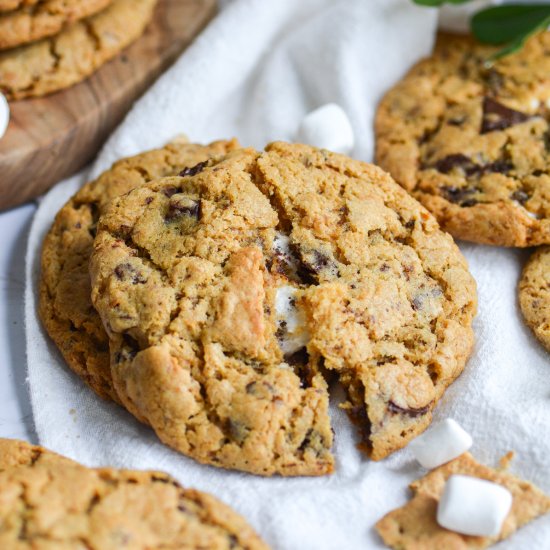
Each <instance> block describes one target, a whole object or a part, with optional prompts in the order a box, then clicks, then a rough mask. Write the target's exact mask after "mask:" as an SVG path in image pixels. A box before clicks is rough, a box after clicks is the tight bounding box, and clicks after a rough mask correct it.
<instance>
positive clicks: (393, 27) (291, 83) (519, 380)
mask: <svg viewBox="0 0 550 550" xmlns="http://www.w3.org/2000/svg"><path fill="white" fill-rule="evenodd" d="M347 2H348V3H349V5H355V7H356V8H355V9H356V11H355V12H354V13H352V14H351V16H350V14H347V13H345V14H343V13H341V12H339V11H338V8H339V7H341V6H343V5H344V2H343V1H342V0H338V1H337V0H303V2H302V1H301V2H296V1H295V0H278V2H277V3H275V2H274V3H266V2H265V0H239V2H238V3H237V4H236V5H237V7H236V8H235V10H234V11H233V12H232V13H230V14H229V15H228V17H229V18H230V20H229V21H226V22H224V21H218V22H217V25H216V27H215V28H212V27H211V28H210V32H209V33H208V31H207V33H208V34H207V33H205V34H204V35H203V36H202V37H201V38H202V39H199V41H198V42H197V43H196V45H195V47H194V48H192V49H191V50H190V51H189V52H188V54H187V55H186V57H185V58H182V59H181V60H180V62H179V63H178V65H177V66H176V67H175V68H174V71H172V74H168V75H166V76H165V78H164V79H162V81H161V82H159V83H158V85H157V86H156V87H155V88H154V89H152V90H151V92H150V93H149V94H148V96H146V97H145V98H144V99H143V101H142V102H140V104H138V106H137V107H136V109H135V110H134V112H133V113H132V114H131V115H130V117H129V118H128V119H127V121H126V124H125V125H124V127H122V128H121V129H119V131H118V132H116V133H115V135H114V136H113V137H112V139H111V140H110V142H109V144H108V145H107V147H106V149H105V150H104V152H103V154H102V155H101V157H100V159H99V161H98V163H97V164H96V165H95V167H94V171H95V173H97V172H98V171H99V170H101V169H104V168H106V167H107V166H108V165H109V164H110V162H111V161H112V160H114V159H115V158H118V157H120V156H123V155H127V154H131V153H134V152H136V151H139V150H143V149H147V148H149V147H153V146H156V145H160V144H161V143H163V142H165V141H167V140H169V139H170V138H171V137H173V136H174V134H176V133H178V132H181V131H182V130H183V131H187V132H189V134H190V137H191V138H192V139H194V140H200V141H206V140H209V139H212V138H217V137H220V136H226V135H232V134H237V135H238V137H240V138H241V139H242V141H243V142H244V143H247V144H256V145H259V146H261V145H262V144H263V143H265V141H267V140H268V139H273V138H277V137H288V136H289V135H291V132H292V130H293V129H294V127H295V125H296V124H297V122H298V121H299V120H300V117H301V116H302V115H303V114H304V112H307V111H308V110H310V109H312V108H315V107H317V106H319V105H320V104H322V103H325V102H327V101H337V102H338V103H340V104H341V105H342V106H343V107H344V108H345V109H346V111H347V112H348V114H349V115H350V116H351V118H352V120H353V121H354V124H355V128H354V129H355V131H356V135H357V137H358V138H359V141H358V146H357V148H356V151H355V152H354V155H355V156H357V157H360V158H369V157H370V152H371V150H372V135H371V130H370V129H371V120H372V114H373V112H374V107H375V105H376V102H377V98H378V97H379V94H380V93H381V92H382V91H383V90H384V89H386V88H387V87H388V86H389V85H390V84H391V83H393V82H394V81H395V80H396V79H397V78H398V77H399V76H400V74H402V72H404V70H405V68H406V67H408V66H409V65H410V64H411V62H412V60H413V59H414V58H415V57H417V56H418V55H420V51H424V50H426V49H427V48H428V46H429V45H428V44H427V43H425V44H423V45H422V48H418V50H417V51H416V53H415V52H414V51H411V46H412V45H414V44H418V43H419V42H420V41H422V40H423V39H426V38H428V40H429V39H431V36H432V34H431V33H429V32H427V31H426V32H424V33H422V32H419V25H421V24H422V22H424V23H425V19H422V20H417V21H412V19H411V17H412V15H413V12H412V11H411V12H410V13H407V17H404V15H403V11H402V9H411V8H410V6H411V4H410V3H409V2H408V1H407V0H391V1H390V0H357V1H352V0H347ZM400 3H401V4H400ZM268 5H269V6H275V7H276V9H272V10H270V11H269V13H268V12H267V11H266V10H267V8H266V6H268ZM239 6H241V8H239ZM320 6H325V7H326V10H324V11H323V13H321V10H320V9H319V7H320ZM391 6H394V7H395V8H396V9H395V10H394V11H391V10H392V8H391ZM371 9H373V10H378V11H377V12H375V13H374V15H373V14H370V16H369V14H368V13H367V10H371ZM254 10H255V11H254ZM293 10H298V11H300V13H298V14H296V13H295V12H294V11H293ZM332 10H334V11H332ZM385 10H389V11H387V12H386V11H385ZM228 11H229V9H228ZM302 11H303V13H302ZM309 11H314V12H315V14H314V15H316V16H311V14H310V13H309ZM250 13H252V14H253V15H254V20H253V23H254V24H252V21H251V19H250ZM418 13H419V14H420V12H418ZM291 16H292V17H291ZM298 16H299V17H298ZM392 17H393V19H392ZM422 17H423V18H425V17H427V15H426V12H422ZM297 21H298V23H300V24H298V23H297ZM306 21H307V22H308V25H304V24H303V23H304V22H306ZM373 21H378V22H380V21H382V22H384V23H385V24H387V27H388V28H385V26H384V25H372V22H373ZM399 21H400V23H399ZM260 23H261V26H260ZM434 26H435V24H434ZM304 27H305V28H304ZM337 27H340V28H343V29H344V30H345V32H342V33H341V34H340V36H341V37H343V38H342V39H337V36H336V35H337V33H336V28H337ZM366 28H368V29H369V32H368V33H365V32H364V29H366ZM428 30H429V29H428ZM432 30H433V29H432ZM413 31H414V32H413ZM415 35H418V36H415ZM304 41H308V43H309V44H316V45H318V46H319V47H316V48H315V49H312V48H308V47H307V44H304V43H303V42H304ZM382 43H384V44H387V46H385V48H384V50H383V54H384V55H381V50H380V49H379V47H380V44H382ZM350 51H351V54H349V52H350ZM205 52H207V53H208V54H209V55H210V58H209V57H208V56H207V55H206V54H205ZM359 53H360V55H359ZM354 54H355V55H354ZM407 56H409V57H407ZM399 64H402V66H401V65H399ZM236 69H238V70H236ZM327 74H328V75H330V77H331V78H329V79H327ZM296 75H300V76H302V77H303V79H297V78H296ZM352 76H353V78H352ZM190 81H193V86H190V87H182V86H181V82H190ZM0 177H1V175H0ZM72 191H73V190H72V189H67V188H65V189H64V188H63V187H61V188H58V189H57V190H56V191H54V192H53V193H51V194H50V195H49V196H48V197H47V198H46V199H45V201H44V207H43V208H42V210H41V214H42V219H40V218H41V216H40V215H39V216H38V217H37V220H36V221H35V225H34V229H35V231H34V240H33V239H31V246H30V249H29V252H30V256H29V259H30V260H31V264H30V265H31V268H32V269H31V270H30V275H31V276H34V277H36V276H37V275H36V273H37V271H36V268H37V260H38V253H39V247H40V242H41V235H42V233H43V232H44V231H46V230H47V227H48V226H49V224H50V223H51V219H52V217H53V215H54V212H55V211H56V210H57V209H58V208H59V207H60V206H61V204H62V203H63V202H64V200H65V199H66V198H67V197H66V196H64V193H68V195H70V194H71V192H72ZM56 195H57V196H56ZM32 210H33V207H32V206H27V207H24V208H22V209H19V210H16V211H13V212H9V213H6V214H1V215H0V235H2V237H3V241H0V242H2V245H0V269H1V271H0V276H1V277H2V284H3V285H4V286H3V287H2V293H3V294H2V298H1V302H0V308H2V309H1V312H2V318H0V338H1V339H0V346H1V349H0V353H1V354H2V355H1V356H0V370H1V372H2V375H1V378H0V411H1V414H0V435H4V436H8V435H9V436H12V437H13V436H19V437H26V438H31V440H32V439H33V433H32V424H31V423H30V419H29V418H28V414H29V406H28V399H27V394H26V392H25V385H24V376H25V374H24V372H25V355H24V345H23V327H22V324H21V312H22V308H23V298H22V294H23V282H22V281H23V273H22V267H23V260H24V254H25V252H24V250H25V241H26V235H27V228H28V223H29V218H30V216H31V214H32ZM462 248H463V251H464V253H465V254H466V256H467V258H468V260H469V262H470V265H471V267H472V272H473V274H474V276H475V278H476V280H477V281H478V284H479V296H480V314H479V316H478V318H477V320H476V324H475V330H476V334H477V345H476V350H475V353H474V356H473V357H472V360H471V361H470V362H469V364H468V366H467V368H466V370H465V372H464V374H463V376H462V377H461V378H460V379H459V380H458V381H457V382H456V383H455V384H454V385H453V386H452V387H451V389H450V390H449V391H448V392H447V394H446V395H445V398H444V399H443V400H442V402H441V404H440V405H439V407H438V409H437V413H436V418H437V419H441V418H444V417H446V416H453V417H455V418H457V419H458V420H459V421H460V423H461V424H462V425H463V426H464V427H465V428H466V429H467V430H468V431H469V432H470V433H472V434H473V436H474V447H473V452H474V455H475V456H476V457H477V458H478V459H479V460H480V461H482V462H485V463H488V464H494V463H495V462H496V460H497V459H498V457H499V456H501V455H502V454H504V453H505V452H506V451H508V450H510V449H516V450H518V451H519V456H518V459H517V461H516V462H515V464H514V466H513V470H514V471H515V472H516V473H517V474H519V475H521V476H524V477H526V478H527V479H530V480H532V481H534V482H535V483H537V484H539V485H540V486H541V487H542V488H543V489H544V490H546V491H548V492H550V472H548V467H547V464H548V456H550V439H549V438H548V426H550V407H549V396H550V377H549V376H548V372H549V361H548V355H547V354H546V353H545V352H544V351H543V349H542V347H541V346H539V345H538V344H537V343H536V341H535V340H534V338H533V337H532V335H531V333H530V331H529V330H528V329H527V328H526V327H525V326H524V324H523V323H522V322H521V319H520V315H519V311H518V308H517V299H516V290H515V288H516V284H517V279H518V276H519V272H520V269H521V265H522V264H523V263H524V261H525V259H526V257H527V255H528V252H526V251H513V250H508V251H507V250H502V249H498V248H488V247H481V246H475V245H464V246H463V247H462ZM33 259H34V260H35V262H34V263H33V262H32V260H33ZM33 288H35V285H29V289H30V290H31V293H30V296H31V297H32V298H34V294H33V293H32V289H33ZM29 313H30V316H29V317H28V321H29V322H30V323H29V327H30V328H29V334H28V336H29V339H30V341H31V342H32V344H31V345H30V346H29V347H28V352H29V358H30V361H29V364H30V368H31V380H33V384H32V387H33V403H34V405H35V410H36V411H37V414H36V425H37V428H38V432H39V433H40V437H41V441H42V442H43V443H44V444H46V445H47V446H48V447H50V448H52V449H54V450H57V451H59V452H62V453H65V454H67V455H69V456H73V457H74V458H77V459H79V460H81V461H83V462H85V463H88V464H112V465H115V466H126V467H141V468H160V469H165V470H167V471H169V472H171V473H172V474H174V475H175V476H176V477H178V479H180V481H182V482H183V483H184V484H185V485H188V486H194V487H197V488H199V489H203V490H207V491H210V492H212V493H214V494H216V495H217V496H219V497H221V498H222V499H223V500H225V501H226V502H227V503H229V504H231V505H233V506H234V507H235V508H236V509H237V510H239V511H240V512H242V513H244V514H245V515H246V517H247V519H249V521H250V522H251V523H252V524H253V525H254V526H255V527H256V528H258V530H259V531H260V532H261V534H262V535H263V536H264V537H265V538H266V539H267V541H268V542H269V543H271V544H272V545H273V546H274V548H281V549H284V550H291V549H292V550H294V549H299V550H304V549H306V548H307V549H308V550H309V548H315V549H316V550H319V549H321V548H322V549H323V550H324V549H330V550H332V549H333V548H334V549H335V550H336V549H338V550H340V549H341V548H346V550H349V549H351V548H353V549H355V548H357V549H361V550H364V549H365V548H368V549H369V550H370V549H372V548H379V547H380V542H379V540H378V539H377V538H376V536H375V535H374V533H373V529H372V526H373V524H374V522H375V521H376V520H377V519H378V518H379V517H380V516H381V515H383V513H385V512H386V511H388V510H390V509H391V508H394V507H395V506H399V505H401V504H402V503H404V502H405V500H406V499H407V497H408V493H407V490H406V486H407V483H408V482H410V481H412V480H413V479H415V478H418V477H420V476H421V475H422V474H423V473H424V471H423V470H422V469H421V468H420V467H419V466H418V465H417V464H416V463H415V461H414V460H413V459H412V456H411V454H410V451H409V450H408V449H405V450H403V451H400V452H399V453H395V455H393V456H392V457H390V458H388V459H387V460H385V461H382V462H378V463H374V462H372V461H368V460H365V459H364V458H363V457H361V456H360V455H359V453H358V452H357V450H356V449H355V446H354V444H355V435H356V434H355V432H354V431H353V430H352V428H351V426H350V424H349V422H347V421H346V419H345V417H344V416H343V415H342V414H337V415H335V416H334V418H333V420H334V427H335V431H336V432H337V438H336V446H335V454H336V457H337V473H336V474H335V475H334V476H331V477H327V478H323V479H319V480H307V479H296V480H282V479H280V478H274V479H271V480H267V479H258V478H253V477H252V476H246V475H245V474H239V473H237V472H224V471H221V470H215V469H213V468H207V467H204V466H200V465H198V464H197V463H195V462H193V461H191V460H189V459H187V458H185V457H182V456H180V455H177V454H176V453H173V452H171V451H169V450H168V449H167V448H166V447H164V446H162V445H160V444H159V443H158V442H157V440H156V438H155V437H154V436H153V434H152V432H151V431H150V430H147V429H146V428H143V427H141V426H140V425H138V423H137V422H135V421H133V419H132V418H131V417H130V416H129V415H128V414H126V413H124V412H123V411H122V410H120V409H118V408H116V407H115V406H114V405H110V404H109V403H105V402H100V401H99V400H98V399H97V398H96V397H95V396H94V395H93V393H92V392H90V391H89V390H87V389H86V388H85V387H84V386H83V384H82V383H81V382H80V381H79V380H78V379H76V377H75V376H73V375H72V374H71V373H70V372H68V369H66V368H64V367H63V363H62V361H60V359H59V355H58V354H57V353H56V352H55V349H53V346H52V345H51V344H50V343H49V341H48V340H47V339H46V338H45V337H44V334H43V332H42V331H41V328H40V325H39V323H38V320H37V319H36V315H35V314H34V308H33V304H32V301H29ZM14 321H15V322H16V323H17V324H16V325H14V324H13V322H14ZM71 411H72V413H71ZM340 412H341V411H340ZM26 417H27V419H26V421H25V418H26ZM306 541H308V544H305V542H306ZM500 548H502V549H506V550H508V549H514V550H516V549H518V550H519V549H521V550H524V549H531V548H533V549H538V548H541V549H543V548H550V517H546V518H542V519H541V520H539V521H538V522H537V524H536V525H531V526H529V527H528V528H526V529H523V530H521V532H520V533H518V534H517V535H516V536H515V537H513V538H512V539H511V540H510V541H508V542H506V543H504V545H501V547H500Z"/></svg>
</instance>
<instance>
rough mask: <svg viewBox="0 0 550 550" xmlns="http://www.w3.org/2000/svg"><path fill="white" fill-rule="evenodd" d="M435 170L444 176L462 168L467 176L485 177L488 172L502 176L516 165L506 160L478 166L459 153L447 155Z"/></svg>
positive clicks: (438, 162) (439, 161)
mask: <svg viewBox="0 0 550 550" xmlns="http://www.w3.org/2000/svg"><path fill="white" fill-rule="evenodd" d="M434 168H435V169H436V170H438V171H439V172H441V173H442V174H448V173H449V172H451V171H452V170H453V169H454V168H460V169H462V171H463V172H464V174H465V175H466V176H468V177H469V176H474V175H480V176H481V175H483V174H485V173H487V172H497V173H500V174H507V173H508V172H509V171H510V170H512V169H513V168H514V165H513V164H512V163H511V162H510V161H508V160H504V159H499V160H495V161H494V162H489V163H488V164H484V165H480V164H476V163H475V162H474V161H473V160H472V159H471V158H469V157H467V156H466V155H463V154H461V153H457V154H455V155H447V156H446V157H444V158H442V159H440V160H438V161H437V162H436V163H435V164H434Z"/></svg>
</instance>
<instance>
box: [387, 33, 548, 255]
mask: <svg viewBox="0 0 550 550" xmlns="http://www.w3.org/2000/svg"><path fill="white" fill-rule="evenodd" d="M493 52H494V48H492V47H489V46H484V45H480V44H478V43H476V42H475V41H474V40H473V39H471V38H468V37H464V36H453V35H442V36H440V37H439V40H438V43H437V46H436V49H435V52H434V54H433V56H432V57H430V58H428V59H426V60H424V61H421V62H420V63H418V64H417V65H416V66H415V67H413V69H412V70H411V71H410V72H409V74H408V75H407V76H406V77H405V78H404V79H403V80H402V81H401V82H399V83H398V84H397V85H396V86H395V87H394V88H393V89H392V90H391V91H389V92H388V93H387V95H386V96H385V97H384V99H383V100H382V102H381V104H380V106H379V109H378V114H377V119H376V135H377V145H376V159H377V162H378V164H379V165H380V166H381V167H382V168H384V169H385V170H388V171H389V172H390V173H391V174H392V175H393V177H394V178H395V179H396V180H397V182H398V183H400V184H401V185H402V186H403V187H405V188H406V189H407V190H409V191H410V192H412V193H413V195H414V196H415V197H416V198H418V199H419V200H420V201H421V202H422V203H423V204H424V205H425V206H426V207H427V208H428V209H429V210H431V212H432V213H433V214H435V216H436V218H437V219H438V220H439V223H440V224H441V226H442V227H443V229H445V230H447V231H449V232H450V233H451V234H452V235H454V236H455V237H457V238H460V239H466V240H470V241H474V242H479V243H487V244H494V245H504V246H532V245H539V244H544V243H550V129H549V125H548V122H549V120H550V33H549V32H542V33H539V34H537V35H535V36H533V37H532V38H530V39H529V40H528V42H527V43H526V45H525V46H524V47H523V48H522V49H521V51H520V52H518V53H516V54H514V55H510V56H507V57H505V58H503V59H500V60H498V61H496V62H494V64H492V65H488V64H487V63H486V61H487V58H488V57H489V56H490V54H491V53H493Z"/></svg>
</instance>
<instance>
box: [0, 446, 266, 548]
mask: <svg viewBox="0 0 550 550" xmlns="http://www.w3.org/2000/svg"><path fill="white" fill-rule="evenodd" d="M0 495H1V498H0V547H1V548H5V549H6V550H7V549H13V550H27V549H28V550H30V549H42V548H44V549H45V548H52V549H53V548H56V549H65V548H66V549H69V548H70V549H83V550H84V549H93V550H120V549H121V548H132V549H135V550H153V549H161V548H173V549H177V548H181V549H183V548H185V549H197V550H199V549H204V548H212V549H220V550H222V549H227V550H229V549H243V550H244V549H248V550H255V549H258V550H265V549H266V548H267V545H266V544H264V543H263V542H262V540H261V539H260V538H259V537H258V536H257V535H256V533H255V532H254V531H253V530H252V528H251V527H250V526H249V525H248V524H247V523H246V522H245V520H244V519H243V518H242V517H240V516H239V515H238V514H236V513H235V512H234V511H233V510H231V509H230V508H229V507H228V506H226V505H225V504H223V503H221V502H220V501H218V500H217V499H215V498H214V497H212V496H210V495H207V494H205V493H201V492H199V491H195V490H193V489H184V488H183V487H181V485H179V483H178V482H177V481H176V480H175V479H173V478H171V477H170V476H168V475H167V474H164V473H162V472H145V471H129V470H114V469H110V468H101V469H90V468H86V467H84V466H81V465H80V464H78V463H76V462H73V461H72V460H69V459H67V458H65V457H62V456H59V455H57V454H55V453H52V452H50V451H47V450H45V449H43V448H41V447H37V446H33V445H29V444H27V443H25V442H23V441H16V440H9V439H0Z"/></svg>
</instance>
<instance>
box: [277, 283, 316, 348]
mask: <svg viewBox="0 0 550 550" xmlns="http://www.w3.org/2000/svg"><path fill="white" fill-rule="evenodd" d="M296 292H297V289H296V288H294V287H292V286H289V285H285V286H280V287H279V288H278V289H277V292H276V294H275V312H276V315H277V326H278V330H277V333H278V335H279V346H280V347H281V350H282V352H283V353H284V354H285V355H291V354H293V353H296V352H297V351H298V350H300V349H301V348H303V347H305V346H306V345H307V343H308V342H309V339H310V335H309V331H308V327H307V323H306V317H305V315H304V312H303V311H302V310H301V309H300V308H298V307H296V299H295V297H296Z"/></svg>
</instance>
